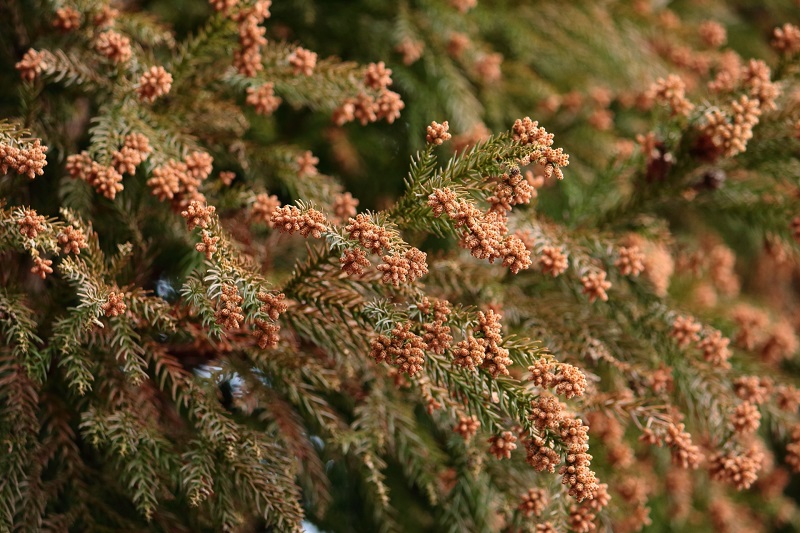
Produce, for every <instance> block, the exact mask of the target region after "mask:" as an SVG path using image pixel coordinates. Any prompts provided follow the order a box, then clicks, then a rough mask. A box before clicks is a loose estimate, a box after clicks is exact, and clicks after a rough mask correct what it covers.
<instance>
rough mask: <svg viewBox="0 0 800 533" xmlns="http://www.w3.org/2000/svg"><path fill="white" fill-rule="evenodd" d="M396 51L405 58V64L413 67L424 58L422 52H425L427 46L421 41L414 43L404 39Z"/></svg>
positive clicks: (396, 47)
mask: <svg viewBox="0 0 800 533" xmlns="http://www.w3.org/2000/svg"><path fill="white" fill-rule="evenodd" d="M394 49H395V51H397V52H399V53H400V55H402V56H403V64H405V65H411V64H412V63H416V62H417V60H418V59H419V58H420V57H422V51H423V50H425V44H424V43H423V42H421V41H414V40H411V39H403V40H402V41H401V42H400V43H399V44H398V45H397V46H395V47H394Z"/></svg>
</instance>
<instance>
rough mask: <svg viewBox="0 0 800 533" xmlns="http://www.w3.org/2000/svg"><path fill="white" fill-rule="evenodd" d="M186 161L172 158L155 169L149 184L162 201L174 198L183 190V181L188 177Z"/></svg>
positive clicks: (148, 181)
mask: <svg viewBox="0 0 800 533" xmlns="http://www.w3.org/2000/svg"><path fill="white" fill-rule="evenodd" d="M187 170H188V168H187V167H186V164H185V163H181V162H179V161H175V160H174V159H170V160H169V161H167V163H166V164H164V165H161V166H158V167H156V168H154V169H153V173H152V175H151V177H150V179H149V180H147V185H148V186H149V187H150V189H151V190H152V193H153V194H154V195H155V196H157V197H158V199H159V200H161V201H162V202H163V201H164V200H173V199H174V198H175V196H176V195H177V194H178V192H179V191H180V190H181V182H182V181H184V180H186V179H188V174H187Z"/></svg>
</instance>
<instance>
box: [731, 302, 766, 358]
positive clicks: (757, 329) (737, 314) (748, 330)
mask: <svg viewBox="0 0 800 533" xmlns="http://www.w3.org/2000/svg"><path fill="white" fill-rule="evenodd" d="M731 318H733V320H734V322H736V325H737V326H738V327H739V330H738V332H737V333H736V339H735V340H736V343H737V344H738V345H740V346H742V347H743V348H746V349H748V350H752V349H753V348H755V347H756V344H757V343H758V342H759V340H760V338H761V334H762V332H763V330H764V327H765V326H766V325H767V323H768V322H769V317H768V316H767V314H766V313H765V312H764V311H762V310H760V309H757V308H755V307H751V306H749V305H746V304H740V305H738V306H736V307H735V308H734V309H733V311H732V312H731Z"/></svg>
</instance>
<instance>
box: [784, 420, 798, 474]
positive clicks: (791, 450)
mask: <svg viewBox="0 0 800 533" xmlns="http://www.w3.org/2000/svg"><path fill="white" fill-rule="evenodd" d="M786 464H787V465H789V467H790V468H791V469H792V471H793V472H800V424H798V425H795V426H794V427H793V428H792V431H791V433H790V436H789V443H788V444H787V445H786Z"/></svg>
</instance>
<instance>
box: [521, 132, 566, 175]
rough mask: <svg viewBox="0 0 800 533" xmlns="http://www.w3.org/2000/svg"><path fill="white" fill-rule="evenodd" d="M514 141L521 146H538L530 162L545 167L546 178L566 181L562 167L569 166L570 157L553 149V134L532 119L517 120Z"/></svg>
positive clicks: (558, 149) (562, 151)
mask: <svg viewBox="0 0 800 533" xmlns="http://www.w3.org/2000/svg"><path fill="white" fill-rule="evenodd" d="M511 131H512V133H513V135H514V140H516V141H519V142H520V143H521V144H533V145H537V147H538V148H537V149H536V150H535V151H534V152H532V153H531V156H530V160H531V162H533V163H538V164H540V165H543V166H544V167H545V169H544V175H545V178H550V177H551V176H555V177H556V178H558V179H560V180H561V179H564V173H563V172H562V170H561V169H562V167H566V166H567V165H569V155H567V154H565V153H564V150H563V149H561V148H555V149H554V148H553V134H552V133H547V131H546V130H545V129H544V128H541V127H539V122H538V121H532V120H531V119H530V117H525V118H523V119H521V120H520V119H517V120H516V121H515V122H514V125H513V126H512V128H511Z"/></svg>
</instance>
